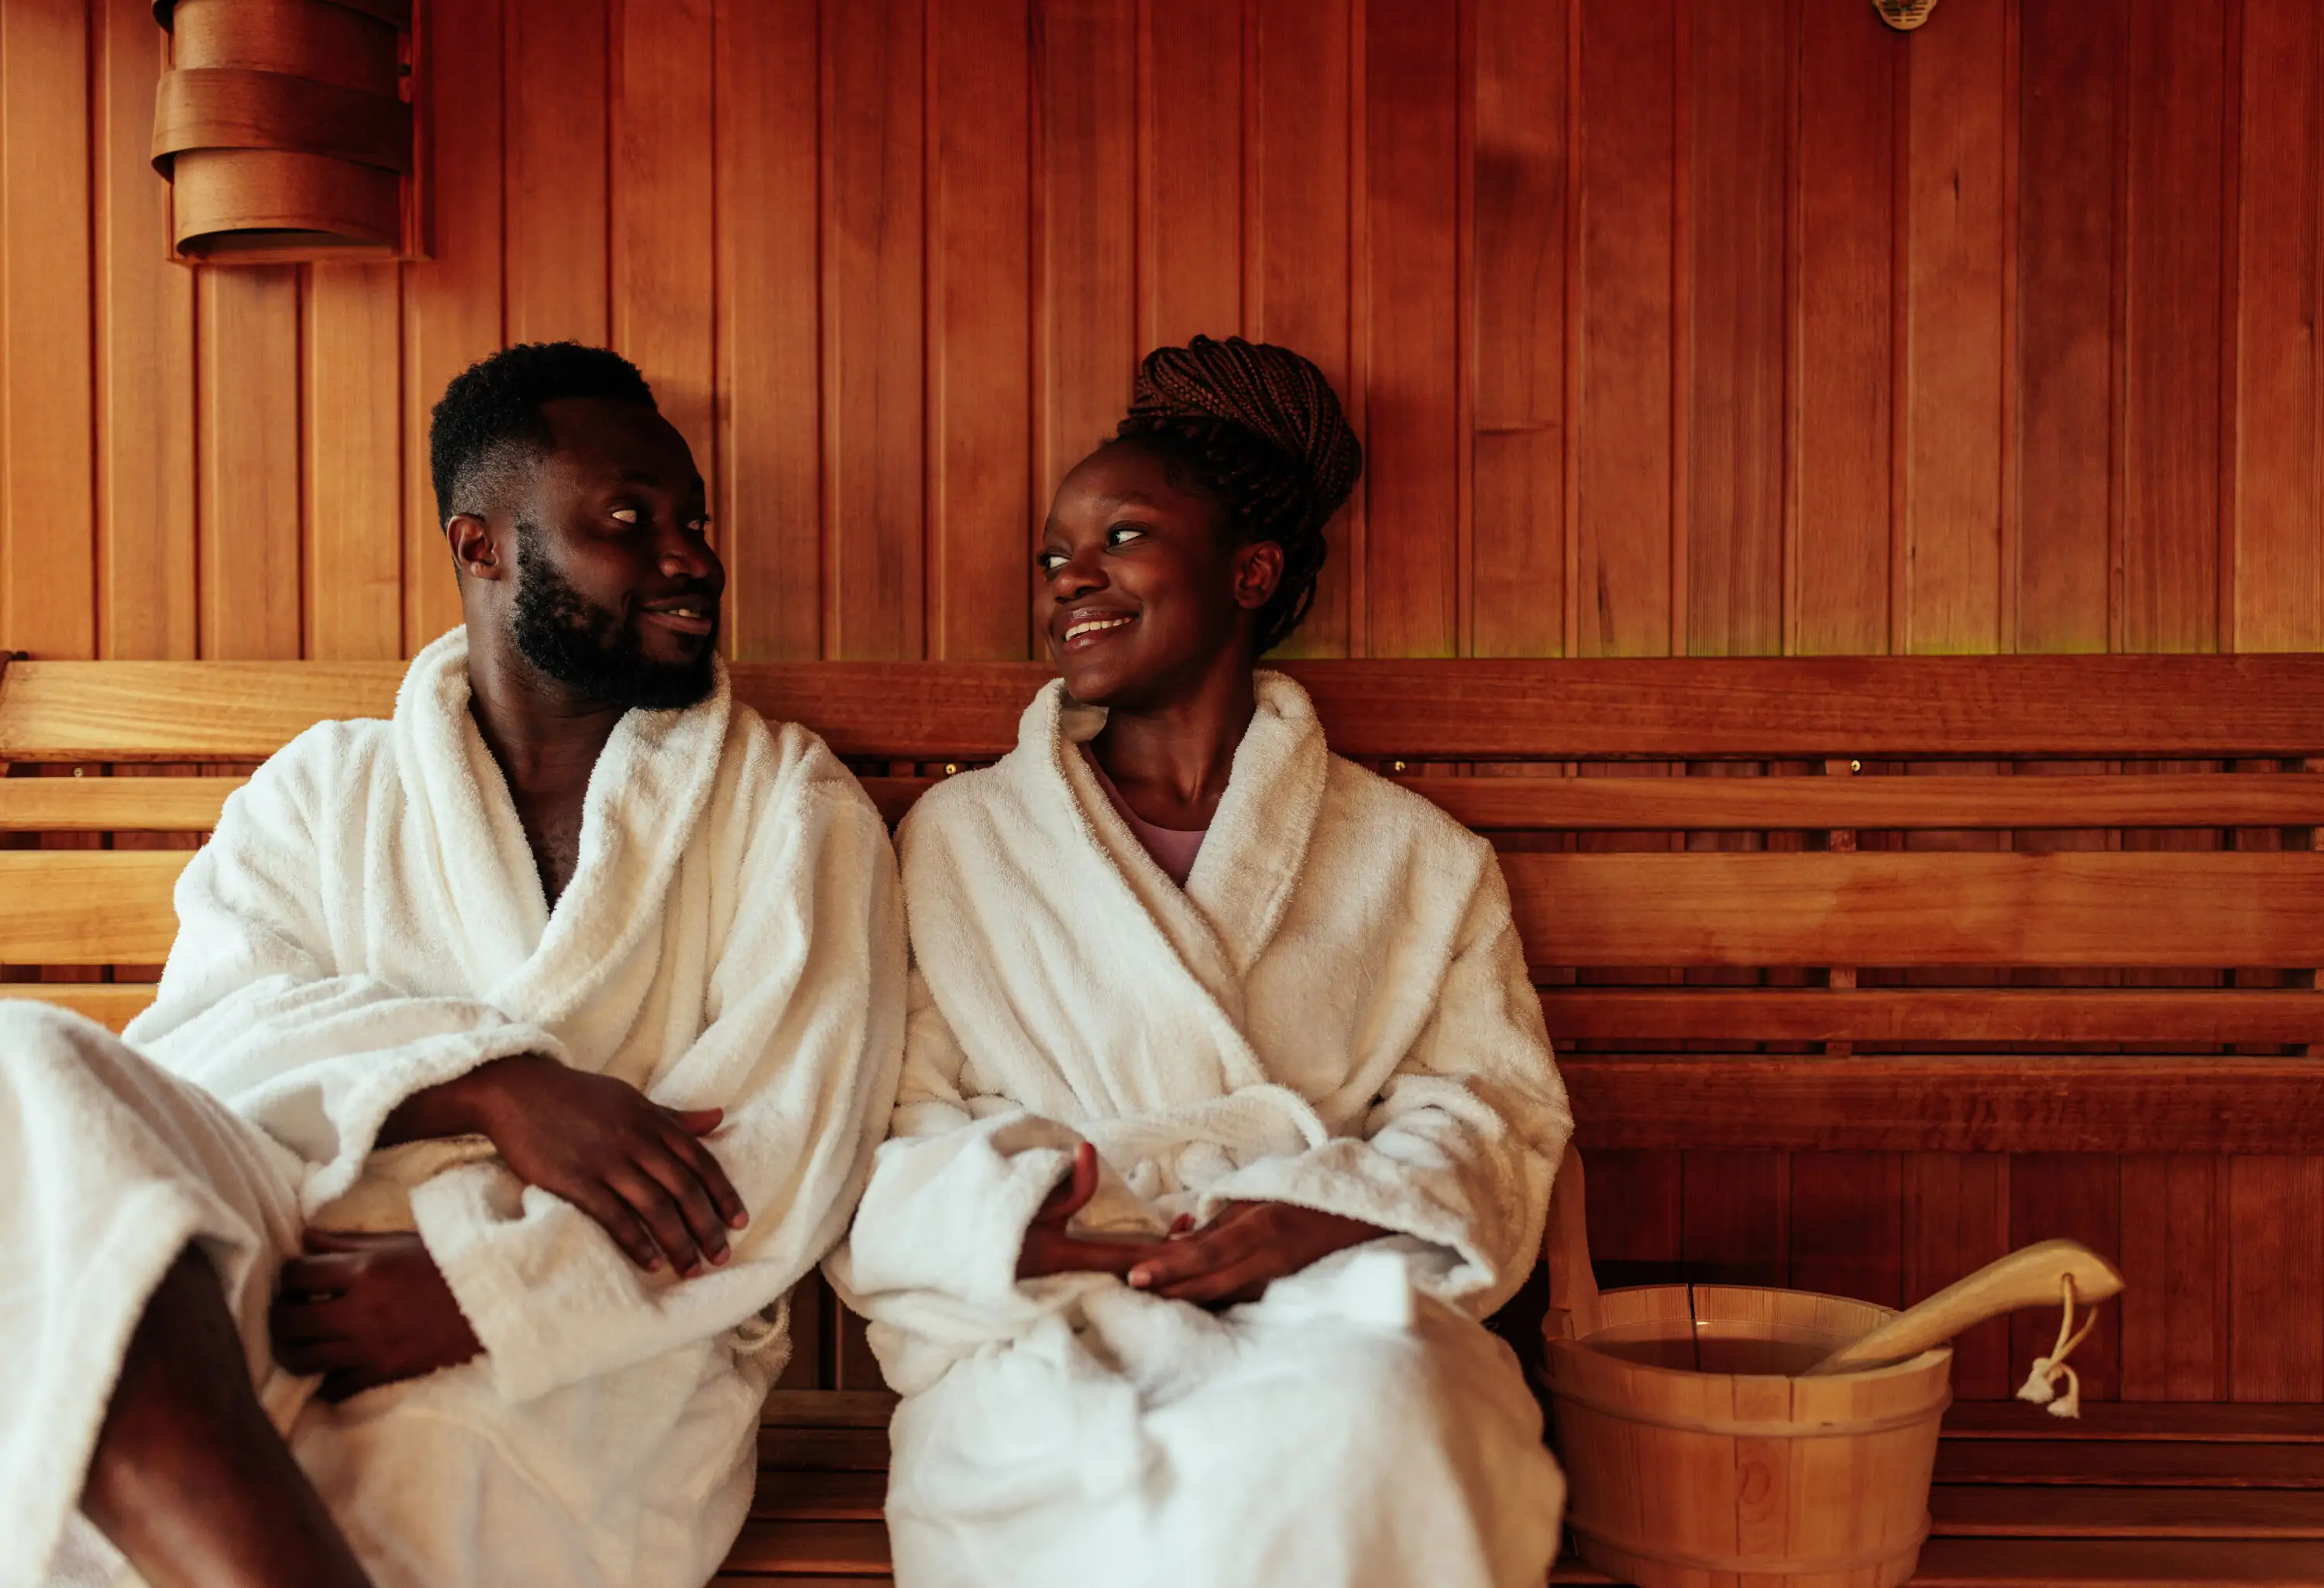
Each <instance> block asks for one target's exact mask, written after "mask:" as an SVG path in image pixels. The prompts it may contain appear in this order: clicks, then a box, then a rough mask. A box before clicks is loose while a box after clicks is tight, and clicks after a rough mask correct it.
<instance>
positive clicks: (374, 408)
mask: <svg viewBox="0 0 2324 1588" xmlns="http://www.w3.org/2000/svg"><path fill="white" fill-rule="evenodd" d="M303 308H304V309H305V313H306V320H305V324H304V326H303V327H302V328H301V334H300V354H301V359H300V395H301V399H302V402H303V403H304V409H305V414H304V419H303V421H302V423H301V425H300V433H301V437H302V439H303V443H304V457H302V459H301V468H300V480H301V485H302V486H303V488H304V496H305V500H304V502H303V503H302V506H303V509H304V517H305V521H306V546H305V549H304V553H303V555H302V557H301V559H300V569H301V573H302V575H303V580H304V584H305V590H304V592H303V597H304V605H305V621H304V623H303V625H302V626H303V628H304V631H305V640H306V643H305V651H304V653H305V654H306V655H308V656H311V657H314V658H317V659H318V660H327V661H369V660H383V659H388V658H392V657H396V656H400V655H401V654H402V642H403V552H404V547H403V522H404V517H405V514H404V511H403V507H404V503H403V484H404V478H403V415H404V405H403V387H402V381H401V377H402V373H403V372H402V358H401V342H402V333H403V313H402V311H403V283H402V279H401V266H398V265H393V264H317V265H313V266H310V267H309V272H308V281H307V291H306V299H305V302H304V305H303Z"/></svg>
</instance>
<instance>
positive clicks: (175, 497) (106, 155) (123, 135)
mask: <svg viewBox="0 0 2324 1588" xmlns="http://www.w3.org/2000/svg"><path fill="white" fill-rule="evenodd" d="M93 17H94V21H95V23H96V28H97V35H96V36H97V51H98V59H97V76H96V99H95V102H94V104H93V105H92V107H91V108H92V112H93V115H94V118H95V119H94V122H93V125H92V128H91V137H92V140H93V142H94V144H95V148H94V161H95V171H96V194H95V198H96V211H95V220H96V259H95V262H94V263H95V268H96V271H97V286H96V300H97V327H96V330H97V344H96V345H97V426H96V435H95V444H96V450H97V580H98V587H97V614H96V616H97V654H98V655H100V656H107V657H140V658H150V659H156V660H158V659H161V658H179V659H186V658H190V657H191V656H192V655H193V654H194V649H195V616H194V596H195V589H196V584H195V578H194V492H195V478H196V475H195V468H194V279H193V272H190V271H187V270H183V269H180V268H178V267H175V266H173V265H171V263H169V259H168V254H169V245H170V194H169V189H168V187H167V186H166V185H165V184H163V183H161V181H159V180H156V179H155V177H154V174H153V167H152V162H151V160H150V159H149V157H148V156H149V149H150V146H151V144H152V119H153V85H154V82H155V80H156V79H157V78H159V76H160V74H161V67H162V65H163V62H164V60H165V59H166V57H167V53H168V42H167V40H166V38H165V37H164V36H163V35H162V34H161V32H160V31H159V30H157V29H156V28H155V27H154V26H153V14H152V7H151V6H149V5H143V4H142V3H141V0H104V4H102V5H98V6H97V7H96V8H95V10H94V12H93Z"/></svg>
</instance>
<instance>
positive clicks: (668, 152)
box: [611, 0, 718, 502]
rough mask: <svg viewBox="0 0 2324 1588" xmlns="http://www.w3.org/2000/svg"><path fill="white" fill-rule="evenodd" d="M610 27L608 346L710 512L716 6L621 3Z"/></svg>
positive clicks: (687, 0)
mask: <svg viewBox="0 0 2324 1588" xmlns="http://www.w3.org/2000/svg"><path fill="white" fill-rule="evenodd" d="M614 23H615V26H616V29H617V32H616V33H615V36H614V48H613V104H612V109H611V115H612V125H613V171H612V180H611V195H612V197H611V211H612V217H613V221H612V225H613V270H612V282H613V320H612V324H613V346H614V347H615V348H617V349H619V350H620V352H621V353H622V355H623V356H625V357H626V358H628V359H629V360H630V361H631V362H632V363H633V364H635V365H637V366H638V367H639V368H640V369H641V370H643V371H644V372H645V377H646V379H647V380H648V381H650V382H651V383H653V389H654V400H655V402H657V403H658V404H659V407H660V409H661V411H662V414H663V417H665V418H666V419H668V420H669V422H670V423H671V424H673V425H676V426H677V427H678V432H679V433H680V434H681V435H683V436H684V437H685V438H686V440H687V445H688V446H690V447H691V448H694V461H695V464H696V466H697V467H699V468H700V469H701V470H702V475H703V478H704V479H705V481H707V482H709V484H710V486H711V500H712V501H714V502H715V501H716V500H717V499H718V498H717V479H716V474H717V457H716V454H715V450H714V449H713V448H712V446H711V434H710V425H711V396H710V392H711V383H712V375H711V365H712V363H713V353H712V348H711V336H712V331H711V321H712V319H713V316H714V314H715V288H714V287H713V285H712V282H711V276H712V265H711V236H710V231H711V218H710V211H711V193H712V190H713V180H712V176H711V169H710V162H711V142H712V139H711V116H710V98H709V96H707V95H705V94H704V93H703V92H702V85H703V84H705V83H706V82H708V81H709V80H710V77H711V71H712V63H713V61H714V60H715V51H713V49H712V43H711V15H710V0H616V4H615V11H614Z"/></svg>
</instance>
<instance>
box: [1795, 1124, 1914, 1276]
mask: <svg viewBox="0 0 2324 1588" xmlns="http://www.w3.org/2000/svg"><path fill="white" fill-rule="evenodd" d="M1790 1200H1791V1232H1790V1233H1791V1279H1790V1280H1789V1283H1790V1284H1791V1285H1792V1287H1793V1288H1795V1289H1800V1290H1819V1291H1821V1292H1823V1293H1824V1294H1825V1295H1828V1296H1852V1297H1857V1298H1858V1299H1859V1300H1864V1301H1876V1302H1878V1303H1879V1304H1880V1305H1881V1306H1903V1305H1904V1157H1903V1155H1902V1154H1900V1153H1895V1152H1796V1153H1794V1154H1793V1155H1792V1162H1791V1198H1790Z"/></svg>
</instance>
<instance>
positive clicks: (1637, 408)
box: [1567, 0, 1678, 656]
mask: <svg viewBox="0 0 2324 1588" xmlns="http://www.w3.org/2000/svg"><path fill="white" fill-rule="evenodd" d="M1676 51H1677V29H1676V17H1675V14H1674V0H1639V3H1638V4H1636V5H1611V6H1598V5H1584V6H1582V9H1581V56H1580V60H1579V63H1578V69H1577V76H1576V78H1575V88H1574V91H1575V92H1576V93H1577V94H1579V95H1580V97H1581V98H1580V105H1579V110H1580V117H1579V119H1580V124H1581V138H1582V147H1581V175H1580V188H1579V190H1578V191H1577V192H1576V193H1575V195H1574V201H1575V202H1576V203H1578V204H1579V205H1580V206H1581V212H1580V220H1581V225H1580V228H1579V231H1580V238H1579V243H1580V248H1581V256H1580V260H1579V262H1578V263H1577V266H1576V268H1575V272H1574V275H1573V278H1572V284H1571V286H1570V288H1569V290H1570V291H1574V292H1577V293H1579V294H1580V295H1581V301H1580V306H1579V326H1578V328H1577V329H1578V340H1577V343H1576V346H1575V347H1574V356H1575V358H1576V359H1577V360H1578V361H1579V370H1578V376H1579V380H1578V384H1579V388H1580V407H1579V409H1578V410H1577V411H1576V412H1575V413H1574V415H1573V420H1572V423H1573V426H1574V457H1573V468H1574V473H1575V475H1576V481H1575V484H1576V487H1577V506H1578V516H1577V517H1576V519H1575V521H1574V522H1573V523H1572V525H1571V526H1569V528H1568V531H1567V532H1568V533H1569V534H1570V535H1572V538H1573V540H1574V543H1575V550H1576V554H1577V555H1576V557H1575V559H1574V560H1575V569H1576V577H1578V579H1579V581H1580V584H1579V587H1578V591H1577V604H1576V609H1577V619H1578V623H1579V627H1578V629H1577V631H1576V632H1574V633H1573V634H1572V635H1571V636H1569V640H1568V649H1569V651H1570V652H1571V653H1572V654H1574V655H1577V656H1661V655H1665V654H1667V653H1668V652H1669V651H1670V650H1671V644H1672V640H1673V635H1672V633H1671V632H1670V618H1671V533H1672V512H1673V506H1674V504H1673V502H1672V499H1671V470H1672V462H1673V458H1672V447H1673V436H1672V407H1671V402H1672V397H1671V393H1672V382H1673V380H1674V378H1675V376H1674V371H1673V369H1672V309H1673V302H1672V261H1673V251H1674V246H1675V241H1674V228H1673V214H1672V211H1673V206H1674V183H1675V182H1676V180H1677V158H1678V151H1677V142H1676V132H1675V128H1674V115H1675V112H1676V97H1677V81H1676Z"/></svg>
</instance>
